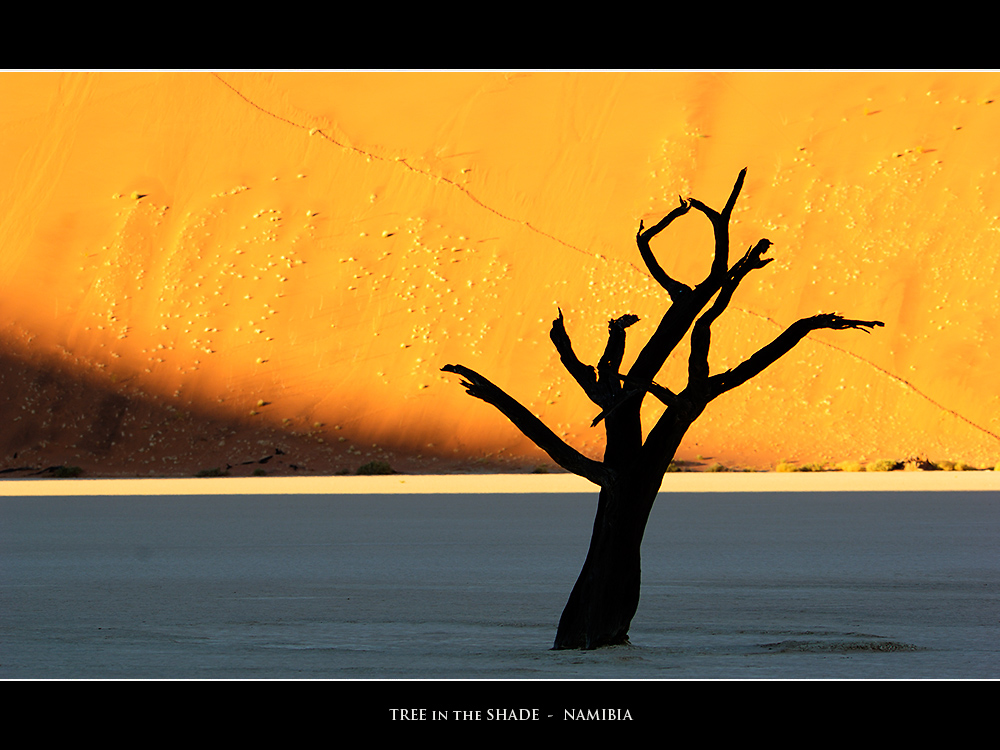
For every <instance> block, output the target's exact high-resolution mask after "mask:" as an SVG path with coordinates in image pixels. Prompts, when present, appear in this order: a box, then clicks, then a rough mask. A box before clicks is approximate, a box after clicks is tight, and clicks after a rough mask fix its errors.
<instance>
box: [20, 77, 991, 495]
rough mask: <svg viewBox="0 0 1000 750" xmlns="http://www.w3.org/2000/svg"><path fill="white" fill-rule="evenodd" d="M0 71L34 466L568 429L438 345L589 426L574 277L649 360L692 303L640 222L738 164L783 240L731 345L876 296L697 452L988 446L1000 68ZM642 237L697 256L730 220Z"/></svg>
mask: <svg viewBox="0 0 1000 750" xmlns="http://www.w3.org/2000/svg"><path fill="white" fill-rule="evenodd" d="M0 94H2V96H0V102H2V103H3V104H2V105H0V131H2V133H3V137H4V143H5V148H4V149H3V151H2V152H0V159H2V160H3V165H2V166H3V171H4V174H5V175H7V180H6V182H5V184H4V185H2V186H0V248H2V253H3V260H4V264H3V268H4V273H3V274H2V276H0V338H2V340H3V342H4V350H3V351H4V355H3V357H2V358H0V382H2V383H3V386H4V387H3V392H2V394H0V418H2V419H3V420H4V422H5V423H6V424H8V426H9V427H8V429H7V430H6V431H5V434H4V436H3V438H2V441H0V469H19V470H21V471H20V472H19V473H18V472H12V474H16V475H21V474H24V473H28V472H29V470H38V469H41V468H45V467H48V466H52V465H59V464H62V465H73V466H80V467H82V468H83V469H84V471H85V472H86V473H87V474H88V475H95V476H96V475H106V476H124V475H135V476H147V475H177V476H182V475H189V474H191V473H193V472H195V471H198V470H203V469H210V468H222V469H223V470H225V469H226V467H229V468H228V470H229V471H230V472H231V473H240V472H244V473H249V472H252V471H267V472H274V473H287V472H294V471H308V472H313V473H333V472H337V471H347V470H350V471H353V470H355V469H357V467H358V466H360V465H362V464H364V463H366V462H368V461H371V460H386V461H389V462H390V463H392V464H393V465H394V466H396V467H397V468H399V469H403V470H408V471H437V470H455V469H464V470H468V469H470V468H474V467H481V466H490V467H507V468H509V469H515V468H519V467H528V468H530V467H533V466H536V465H538V464H547V463H549V462H548V459H547V457H545V456H544V455H543V454H540V453H539V452H538V451H536V450H535V449H534V448H533V446H531V445H530V443H528V442H527V441H526V440H525V439H523V438H522V437H521V436H520V435H519V433H518V432H517V431H516V429H515V428H513V427H512V426H510V425H509V424H508V423H507V422H506V420H505V419H504V418H503V417H501V416H500V415H498V414H497V413H496V412H494V411H493V409H492V408H491V407H489V406H487V405H485V404H482V403H481V402H478V401H474V400H472V399H471V398H469V397H468V396H467V395H466V394H465V393H464V390H463V389H462V388H461V386H460V385H459V383H458V378H457V377H455V376H452V375H447V374H445V373H442V372H440V368H441V367H442V366H443V365H444V364H446V363H461V364H465V365H467V366H469V367H472V368H474V369H476V370H478V371H480V372H482V373H483V374H484V375H486V376H487V377H489V378H490V379H491V380H493V381H494V382H496V383H497V384H498V385H500V386H501V387H504V388H505V389H506V390H508V392H509V393H511V394H512V395H514V396H515V397H517V398H518V399H520V400H521V401H522V403H525V404H526V405H528V406H529V407H530V408H531V409H532V410H533V411H535V412H536V413H537V414H539V415H540V416H541V417H542V419H543V420H544V421H545V422H546V423H547V424H548V425H549V426H550V427H552V429H553V430H555V431H556V432H557V433H559V434H562V435H563V436H564V437H565V438H566V439H567V440H568V441H570V442H572V443H573V444H574V445H575V446H576V447H578V448H580V449H581V450H583V451H584V452H587V453H589V454H591V455H594V456H599V455H600V454H601V451H602V449H603V442H602V434H601V431H600V430H599V429H591V428H590V427H589V423H590V420H591V419H592V418H593V416H594V408H593V405H592V404H591V403H590V402H589V401H587V399H586V398H585V397H584V396H583V394H582V393H580V392H579V389H578V388H577V387H576V385H575V383H573V382H572V380H571V378H570V377H569V376H568V375H567V374H566V372H565V371H564V370H563V369H562V366H561V364H560V363H559V360H558V357H557V356H556V354H555V352H554V350H553V347H552V345H551V343H550V342H549V340H548V330H549V326H550V324H551V321H552V320H553V318H554V317H555V316H556V314H557V308H558V309H561V310H562V311H563V313H564V315H565V317H566V324H567V328H568V330H569V332H570V335H571V336H572V337H573V342H574V346H575V348H576V351H577V353H578V354H579V355H580V357H581V358H582V359H584V360H585V361H590V362H594V363H596V359H597V357H598V356H599V355H600V352H601V350H602V348H603V344H604V336H605V330H606V322H607V320H608V319H609V318H611V317H615V316H618V315H622V314H624V313H626V312H632V313H635V314H637V315H638V316H639V317H640V318H641V320H640V322H639V323H638V324H636V325H635V326H633V327H632V328H630V329H629V347H628V351H627V353H626V364H627V363H628V362H630V361H631V359H632V358H634V356H635V355H636V353H637V352H638V351H639V348H640V346H641V344H642V343H644V342H645V341H646V339H647V338H648V336H649V334H650V333H651V331H652V329H653V327H654V326H655V323H656V321H657V320H658V317H659V315H660V314H661V313H662V311H663V310H664V309H665V307H666V305H667V303H668V299H667V297H666V295H665V294H664V293H663V292H662V290H660V288H659V287H658V286H657V285H656V283H655V282H653V280H652V279H651V278H650V276H649V274H648V272H647V271H646V269H645V268H644V267H643V265H642V262H641V260H640V258H639V256H638V252H637V250H636V247H635V242H634V236H635V232H636V230H637V228H638V226H639V222H640V220H642V221H644V222H645V223H646V225H649V224H651V223H653V222H655V221H658V220H659V219H660V218H661V217H662V216H663V215H664V214H665V213H666V212H668V211H669V210H670V209H671V208H672V207H673V206H674V205H676V201H677V196H678V194H681V195H694V196H696V197H698V198H700V199H702V200H704V201H705V202H707V203H709V204H710V205H715V206H717V207H721V205H722V203H723V202H724V201H725V199H726V197H727V196H728V193H729V190H730V188H731V186H732V184H733V181H734V180H735V178H736V175H737V173H738V172H739V170H740V169H741V168H743V167H747V168H748V177H747V182H746V186H745V188H744V191H743V194H742V196H741V199H740V202H739V204H738V206H737V209H736V212H735V214H734V217H735V221H734V225H733V231H732V234H733V249H734V253H735V252H738V251H740V250H742V249H743V248H745V247H746V246H748V245H749V244H752V243H753V242H755V241H756V240H758V239H760V238H761V237H767V238H769V239H771V240H772V241H773V242H774V247H773V248H772V254H773V255H774V257H775V258H776V261H775V262H774V263H772V264H771V265H769V266H768V267H767V268H766V269H764V270H762V271H758V272H755V273H754V274H753V275H752V276H751V277H749V278H748V279H747V280H746V282H744V284H743V286H741V288H740V290H739V292H738V293H737V295H736V298H735V299H734V302H733V305H732V306H731V308H730V310H729V311H728V312H727V313H726V315H725V316H724V317H723V318H722V319H721V320H720V321H719V322H718V323H717V324H716V325H715V327H714V331H713V358H712V365H713V368H715V369H716V370H720V369H725V368H727V367H732V366H734V365H735V364H737V363H738V362H739V361H741V360H742V359H744V358H746V357H747V356H749V355H750V354H752V353H753V352H754V351H755V350H756V349H757V348H759V347H760V346H762V345H764V344H765V343H767V342H768V341H769V340H770V339H771V338H773V337H774V336H775V335H776V334H777V333H778V332H780V330H781V329H782V328H783V327H785V326H787V325H788V324H790V323H792V322H793V321H794V320H796V319H798V318H800V317H804V316H808V315H812V314H814V313H817V312H821V311H827V312H840V313H843V314H845V315H848V316H851V317H858V318H864V319H881V320H883V321H885V323H886V327H885V328H883V329H878V330H877V331H876V332H875V333H874V334H872V335H871V336H867V335H865V334H864V333H860V332H857V331H848V332H832V331H825V332H819V333H816V334H813V335H812V336H810V337H809V338H808V339H807V340H806V341H804V342H802V344H800V346H799V347H797V348H796V349H795V350H794V351H793V352H792V353H791V354H789V355H788V356H786V357H785V358H784V359H783V360H781V361H780V362H779V363H778V364H776V365H775V366H774V367H772V368H771V369H769V370H768V371H766V372H765V373H763V374H762V375H761V376H759V377H758V378H757V379H755V380H754V381H752V382H751V383H749V384H748V385H747V386H744V387H743V388H741V389H739V390H737V391H734V392H732V393H729V394H727V395H726V396H724V397H722V398H721V399H719V400H718V401H717V402H715V403H714V404H713V405H712V406H711V407H710V409H709V411H708V412H707V413H706V414H705V415H704V417H703V418H702V420H701V421H700V422H699V423H698V424H696V426H695V427H694V428H693V429H692V431H691V432H690V433H689V436H688V439H687V441H686V443H685V445H684V446H683V448H682V450H681V453H680V454H679V456H678V457H679V458H680V459H683V460H687V461H691V462H695V463H700V464H703V465H707V464H709V463H714V462H721V463H723V464H726V465H728V466H737V467H748V468H749V467H752V468H767V467H772V466H774V464H775V463H776V462H777V461H780V460H783V459H784V460H791V461H800V462H822V461H836V460H842V459H859V460H871V459H876V458H882V457H890V458H904V457H906V456H911V455H924V456H927V457H929V458H931V459H933V460H940V459H962V460H965V461H969V462H971V463H975V464H978V465H982V466H993V465H995V464H996V463H997V461H998V460H1000V437H998V436H1000V380H998V379H997V378H996V376H995V372H996V367H997V357H998V354H1000V344H998V343H997V339H996V333H997V330H998V326H1000V299H998V294H1000V292H998V289H1000V284H998V282H1000V278H998V271H997V263H998V256H1000V253H998V244H1000V235H998V230H1000V181H998V177H997V166H998V165H997V162H998V159H1000V155H998V153H997V152H996V149H995V148H994V147H993V144H994V141H995V133H996V132H998V131H1000V102H996V101H995V99H997V98H998V97H1000V74H996V73H953V72H947V73H946V72H914V73H850V72H848V73H843V72H836V73H834V72H830V73H746V72H732V73H715V72H711V73H710V72H705V73H625V72H604V73H540V72H517V73H506V74H505V73H499V72H468V73H294V72H269V73H263V72H260V73H254V72H223V73H172V72H161V73H150V72H144V73H114V72H105V73H88V72H67V73H18V72H10V73H3V74H0ZM653 249H654V250H655V252H656V253H657V255H658V258H659V259H660V262H661V263H662V265H663V266H664V268H665V269H666V270H667V271H668V273H670V274H672V275H674V276H675V277H676V278H679V279H681V280H683V281H686V282H688V283H696V282H697V281H699V280H700V279H701V277H702V276H703V275H704V274H705V273H707V270H708V264H709V262H710V259H711V231H710V228H709V226H708V224H707V222H706V221H705V220H704V218H703V217H700V216H696V215H695V214H694V212H692V214H691V215H689V216H687V217H684V219H683V220H682V221H681V222H679V223H677V224H675V225H673V226H671V227H670V228H669V229H668V231H667V232H665V233H664V234H663V235H661V236H660V237H658V238H657V239H656V240H655V241H654V244H653ZM685 366H686V363H685V358H684V352H683V351H678V352H677V353H676V354H675V356H674V357H672V358H671V360H670V361H669V362H668V364H667V366H666V367H665V368H664V371H663V372H662V373H661V378H660V380H661V382H663V383H664V384H666V385H674V386H682V385H683V382H684V378H685V372H686V370H685ZM649 401H650V402H652V399H650V400H649ZM656 415H657V408H656V405H655V404H654V403H650V404H649V419H650V420H653V419H655V417H656ZM266 456H270V457H271V458H269V459H268V460H267V462H266V463H265V464H260V463H255V462H259V461H260V460H261V459H264V458H265V457H266ZM291 466H294V467H296V468H291Z"/></svg>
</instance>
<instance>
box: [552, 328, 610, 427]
mask: <svg viewBox="0 0 1000 750" xmlns="http://www.w3.org/2000/svg"><path fill="white" fill-rule="evenodd" d="M549 338H550V339H552V343H553V344H554V345H555V347H556V351H558V352H559V359H560V360H562V363H563V366H564V367H565V368H566V370H567V371H568V372H569V374H570V375H572V376H573V379H574V380H576V382H577V383H579V384H580V387H581V388H583V392H584V393H586V394H587V396H588V398H590V400H591V401H593V402H594V403H595V404H597V405H598V406H600V407H602V408H603V407H605V406H607V399H605V398H604V395H603V393H602V389H601V388H599V387H598V385H597V374H596V373H595V372H594V368H593V367H591V366H590V365H585V364H584V363H583V362H581V361H580V359H579V358H578V357H577V356H576V353H575V352H574V351H573V344H572V343H571V342H570V340H569V334H568V333H566V323H565V320H564V319H563V314H562V310H559V317H558V318H556V319H555V320H553V321H552V329H551V330H550V331H549Z"/></svg>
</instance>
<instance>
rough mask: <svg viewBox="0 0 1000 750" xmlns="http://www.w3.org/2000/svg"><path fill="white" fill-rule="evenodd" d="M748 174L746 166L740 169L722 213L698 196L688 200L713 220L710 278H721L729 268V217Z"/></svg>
mask: <svg viewBox="0 0 1000 750" xmlns="http://www.w3.org/2000/svg"><path fill="white" fill-rule="evenodd" d="M746 176H747V170H746V167H744V168H743V169H741V170H740V174H739V176H738V177H737V178H736V184H735V185H733V190H732V192H731V193H730V194H729V200H728V201H726V207H725V208H724V209H722V211H721V213H720V212H719V211H716V210H715V209H713V208H709V207H708V206H706V205H705V204H704V203H702V202H701V201H700V200H697V199H696V198H688V202H689V203H690V204H691V205H692V206H693V207H694V208H697V209H698V210H699V211H701V212H702V213H703V214H705V216H707V217H708V219H709V221H711V222H712V229H713V230H714V232H715V260H713V261H712V271H711V273H710V274H709V278H712V277H715V278H720V277H722V276H723V275H724V274H726V273H727V271H728V270H729V219H730V218H731V217H732V215H733V208H735V207H736V199H737V198H738V197H739V195H740V191H741V190H742V189H743V181H744V180H745V179H746Z"/></svg>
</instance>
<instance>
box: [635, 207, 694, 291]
mask: <svg viewBox="0 0 1000 750" xmlns="http://www.w3.org/2000/svg"><path fill="white" fill-rule="evenodd" d="M678 199H679V200H680V205H679V206H678V207H677V208H675V209H674V210H673V211H671V212H670V213H669V214H667V215H666V216H664V217H663V218H662V219H660V221H659V222H658V223H656V224H654V225H653V226H651V227H650V228H649V229H644V227H643V225H642V220H640V221H639V231H638V232H636V235H635V243H636V245H638V246H639V254H640V255H641V256H642V259H643V261H644V262H645V263H646V268H648V269H649V273H650V274H651V275H652V276H653V278H654V279H655V280H656V282H657V283H658V284H659V285H660V286H662V287H663V288H664V289H665V290H666V291H667V294H669V295H670V299H672V300H673V301H674V302H676V301H677V300H678V299H679V298H680V296H681V295H682V294H684V293H685V292H690V291H691V287H689V286H688V285H687V284H683V283H681V282H680V281H677V280H676V279H673V278H671V277H670V276H669V275H668V274H667V272H666V271H664V270H663V267H662V266H660V264H659V262H658V261H657V260H656V256H655V255H653V251H652V250H651V249H650V247H649V241H650V240H651V239H653V237H655V236H656V235H658V234H659V233H660V232H662V231H663V230H664V229H666V228H667V226H668V225H669V224H670V222H672V221H673V220H674V219H676V218H677V217H678V216H683V215H684V214H686V213H687V212H688V211H689V210H690V209H691V204H690V203H688V202H687V201H685V200H684V199H683V198H680V197H679V196H678Z"/></svg>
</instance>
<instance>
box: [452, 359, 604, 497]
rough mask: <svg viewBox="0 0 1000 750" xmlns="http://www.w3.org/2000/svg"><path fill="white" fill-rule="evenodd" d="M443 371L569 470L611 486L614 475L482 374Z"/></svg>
mask: <svg viewBox="0 0 1000 750" xmlns="http://www.w3.org/2000/svg"><path fill="white" fill-rule="evenodd" d="M441 371H442V372H453V373H455V374H457V375H461V376H462V377H463V378H464V380H463V381H462V385H463V386H465V389H466V392H467V393H468V394H469V395H471V396H474V397H475V398H478V399H480V400H482V401H485V402H486V403H488V404H492V405H493V406H495V407H496V408H497V409H498V410H499V411H500V413H501V414H503V415H504V416H505V417H507V419H509V420H510V421H511V422H512V423H513V424H514V425H515V426H516V427H517V428H518V429H519V430H520V431H521V432H522V433H524V435H525V437H527V438H528V439H530V440H531V441H532V442H533V443H534V444H535V445H537V446H538V447H539V448H541V449H542V450H543V451H545V452H546V453H547V454H548V455H549V456H550V457H551V458H552V460H553V461H555V462H556V463H557V464H559V465H560V466H562V467H563V468H564V469H566V470H567V471H570V472H572V473H573V474H576V475H577V476H581V477H583V478H584V479H589V480H590V481H591V482H593V483H594V484H596V485H598V486H600V487H606V486H608V485H609V484H610V483H611V482H612V481H613V480H614V479H615V476H616V475H615V472H613V471H611V470H610V469H608V468H607V467H605V466H604V464H602V463H600V462H599V461H594V460H593V459H590V458H587V457H586V456H584V455H583V454H582V453H580V452H579V451H577V450H576V449H575V448H572V447H571V446H569V445H567V444H566V443H565V442H564V441H563V440H562V439H561V438H559V436H557V435H556V434H555V433H554V432H552V430H550V429H549V428H548V427H546V426H545V425H544V424H543V423H542V421H541V420H540V419H539V418H538V417H536V416H535V415H534V414H532V413H531V412H530V411H528V410H527V409H526V408H525V407H524V406H522V405H521V404H520V403H518V402H517V401H516V400H515V399H513V398H512V397H510V396H509V395H507V394H506V393H504V391H503V390H501V389H500V388H498V387H497V386H495V385H494V384H493V383H491V382H490V381H489V380H487V379H486V378H484V377H483V376H482V375H480V374H479V373H477V372H475V371H474V370H470V369H469V368H468V367H463V366H462V365H445V366H444V367H442V368H441Z"/></svg>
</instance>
